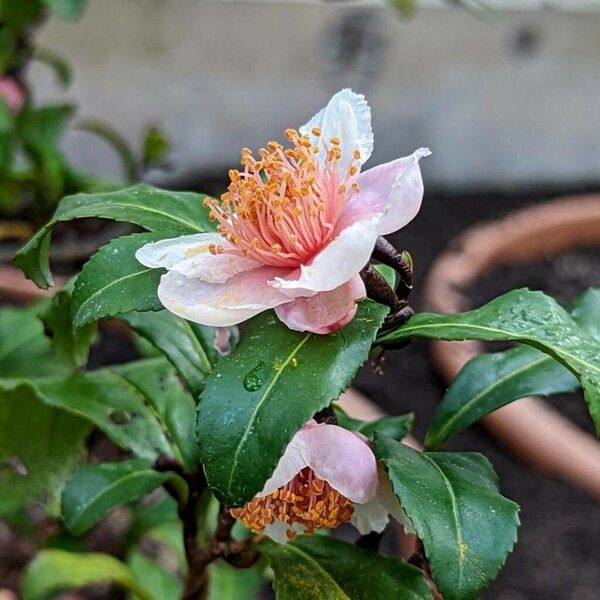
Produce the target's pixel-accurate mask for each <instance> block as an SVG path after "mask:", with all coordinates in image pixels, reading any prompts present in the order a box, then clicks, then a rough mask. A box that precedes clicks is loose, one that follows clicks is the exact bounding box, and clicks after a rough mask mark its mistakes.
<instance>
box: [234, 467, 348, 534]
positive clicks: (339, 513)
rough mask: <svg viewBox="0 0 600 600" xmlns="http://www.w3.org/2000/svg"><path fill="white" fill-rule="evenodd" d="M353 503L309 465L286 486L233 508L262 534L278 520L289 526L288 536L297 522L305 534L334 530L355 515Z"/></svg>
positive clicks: (246, 524) (244, 521) (253, 528)
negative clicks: (319, 530) (320, 477)
mask: <svg viewBox="0 0 600 600" xmlns="http://www.w3.org/2000/svg"><path fill="white" fill-rule="evenodd" d="M353 512H354V506H353V504H352V502H351V501H350V500H348V498H346V496H343V495H342V494H340V493H339V492H338V491H337V490H335V489H334V488H332V487H331V486H330V485H329V483H327V482H326V481H324V480H323V479H319V478H318V477H317V476H316V475H315V474H314V472H313V470H312V469H310V468H309V467H305V468H304V469H302V471H300V472H299V473H298V474H297V475H296V476H295V477H294V478H293V479H292V480H291V481H290V482H289V483H288V484H287V485H285V486H283V487H280V488H278V489H276V490H275V491H274V492H273V493H272V494H269V495H268V496H262V497H258V496H257V497H255V498H253V499H252V500H250V501H249V502H246V504H244V506H242V507H241V508H232V509H231V510H230V513H231V515H232V516H233V517H235V518H236V519H240V520H241V521H242V523H243V524H244V525H245V526H246V527H248V529H252V530H253V531H256V532H257V533H262V532H263V531H264V529H265V527H266V526H267V525H270V524H271V523H273V522H274V521H275V520H278V521H282V522H283V523H285V524H287V525H289V526H290V528H289V529H288V530H287V532H286V533H287V536H288V537H289V538H290V539H292V538H293V537H294V536H295V535H296V534H295V532H294V531H293V530H292V528H291V525H293V524H294V523H298V524H299V525H302V526H303V527H304V533H305V534H307V535H310V534H312V533H313V532H314V531H315V529H333V528H335V527H337V526H338V525H340V524H341V523H346V522H347V521H349V520H350V518H351V517H352V513H353Z"/></svg>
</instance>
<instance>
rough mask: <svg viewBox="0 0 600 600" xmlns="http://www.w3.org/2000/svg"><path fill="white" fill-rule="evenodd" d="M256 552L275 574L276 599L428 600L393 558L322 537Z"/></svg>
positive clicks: (417, 580) (412, 573)
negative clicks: (261, 554)
mask: <svg viewBox="0 0 600 600" xmlns="http://www.w3.org/2000/svg"><path fill="white" fill-rule="evenodd" d="M260 547H261V549H262V551H263V552H264V554H266V555H267V556H268V557H269V559H270V561H271V567H272V569H273V571H274V573H275V579H274V587H275V591H276V592H277V600H322V599H323V598H327V599H328V600H372V599H374V598H382V599H383V598H386V599H387V598H389V599H390V600H391V599H392V598H399V599H400V598H401V599H402V600H425V599H427V600H430V599H431V589H430V588H429V585H428V584H427V583H426V582H425V580H424V579H423V573H422V572H421V571H420V570H419V569H417V568H416V567H413V566H411V565H409V564H407V563H405V562H403V561H401V560H399V559H397V558H391V557H388V556H383V555H381V554H376V553H375V552H370V551H368V550H363V549H362V548H359V547H357V546H354V545H352V544H348V543H346V542H342V541H341V540H336V539H333V538H330V537H326V536H322V535H314V536H311V537H306V536H300V537H298V538H297V539H296V540H294V541H293V542H288V543H287V544H276V543H274V542H271V541H267V542H264V543H262V544H261V546H260Z"/></svg>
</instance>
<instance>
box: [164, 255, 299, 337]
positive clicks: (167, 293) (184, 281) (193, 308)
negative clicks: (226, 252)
mask: <svg viewBox="0 0 600 600" xmlns="http://www.w3.org/2000/svg"><path fill="white" fill-rule="evenodd" d="M284 273H285V269H278V268H276V267H260V268H258V269H252V270H250V271H245V272H243V273H238V274H237V275H234V276H233V277H231V278H230V279H228V280H227V281H226V282H225V283H208V282H206V281H202V280H201V279H199V278H188V277H185V276H184V275H181V274H180V273H176V272H175V271H169V272H167V273H165V274H164V275H163V276H162V278H161V280H160V284H159V286H158V297H159V299H160V301H161V302H162V303H163V305H164V306H165V308H167V309H168V310H170V311H171V312H172V313H175V314H176V315H179V316H180V317H183V318H184V319H188V320H190V321H194V322H196V323H200V324H202V325H211V326H213V327H228V326H230V325H236V324H237V323H241V322H242V321H245V320H246V319H249V318H250V317H253V316H254V315H256V314H258V313H260V312H262V311H263V310H267V309H269V308H273V307H275V306H277V305H278V304H282V303H283V302H289V298H288V297H287V296H285V295H284V294H281V293H280V292H279V291H278V290H276V289H274V288H272V287H271V286H269V285H268V281H270V280H271V279H272V278H273V277H274V276H276V275H282V274H284Z"/></svg>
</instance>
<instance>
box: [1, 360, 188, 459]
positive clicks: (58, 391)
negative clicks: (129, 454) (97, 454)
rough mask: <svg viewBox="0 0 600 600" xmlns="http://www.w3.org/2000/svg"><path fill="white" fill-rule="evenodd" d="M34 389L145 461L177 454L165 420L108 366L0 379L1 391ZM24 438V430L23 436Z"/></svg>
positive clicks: (46, 400)
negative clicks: (89, 370) (60, 374)
mask: <svg viewBox="0 0 600 600" xmlns="http://www.w3.org/2000/svg"><path fill="white" fill-rule="evenodd" d="M13 391H15V392H19V393H25V392H26V391H28V392H30V393H32V394H34V396H35V398H37V399H38V400H39V401H40V402H43V403H44V404H45V405H46V406H49V407H52V408H58V409H61V410H63V411H66V412H67V413H69V414H71V415H74V416H76V417H80V418H82V419H84V420H86V421H88V422H91V423H93V424H94V425H95V426H96V427H98V428H99V429H101V430H102V431H103V432H104V433H105V434H106V435H107V436H108V437H109V438H110V439H111V440H112V441H113V442H114V443H115V444H117V446H120V447H121V448H125V449H130V450H132V451H133V452H134V453H135V454H136V455H137V456H139V457H141V458H147V459H149V460H154V459H156V458H157V457H158V456H159V455H160V454H168V455H170V456H174V457H175V458H178V459H179V458H181V457H180V456H179V452H178V450H177V449H176V448H175V447H173V446H172V444H171V442H170V439H169V438H170V436H169V434H168V432H167V430H166V427H165V425H164V423H162V422H161V421H160V419H159V418H157V415H156V413H155V411H154V409H153V408H152V407H151V406H148V405H147V400H146V398H145V397H144V396H143V395H142V394H141V393H140V392H139V390H138V389H136V388H135V387H134V386H133V385H132V384H131V383H129V382H128V381H127V380H126V379H125V378H123V377H121V376H120V375H118V374H117V373H115V372H112V371H110V370H108V369H103V370H100V371H95V372H92V373H75V374H73V375H69V376H68V377H53V378H45V379H37V380H29V381H28V380H23V379H12V380H11V379H4V380H2V379H0V392H4V393H5V394H8V393H10V392H13ZM26 439H29V437H28V436H27V435H25V434H24V437H23V438H22V441H23V440H26Z"/></svg>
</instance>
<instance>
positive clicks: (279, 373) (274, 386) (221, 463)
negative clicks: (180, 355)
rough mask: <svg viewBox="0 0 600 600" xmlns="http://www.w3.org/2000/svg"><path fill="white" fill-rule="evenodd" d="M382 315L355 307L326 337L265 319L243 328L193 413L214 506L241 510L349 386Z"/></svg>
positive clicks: (375, 308) (373, 307) (370, 306)
mask: <svg viewBox="0 0 600 600" xmlns="http://www.w3.org/2000/svg"><path fill="white" fill-rule="evenodd" d="M386 313H387V308H386V307H383V306H381V305H379V304H376V303H374V302H371V301H364V302H361V303H360V305H359V308H358V312H357V315H356V317H355V318H354V319H353V320H352V321H351V322H350V323H349V324H348V325H346V326H345V327H343V328H342V329H339V330H338V331H336V332H335V333H332V334H330V335H316V334H311V333H299V332H297V331H292V330H291V329H288V328H287V327H286V326H285V325H284V324H283V323H281V322H280V321H279V320H278V319H277V318H276V317H275V315H274V314H273V313H272V312H268V313H263V314H261V315H258V316H257V317H255V318H254V319H252V320H251V321H250V322H249V324H248V327H247V329H246V332H245V335H244V337H243V338H242V340H241V341H240V343H239V344H238V346H237V348H236V350H235V351H234V352H233V353H232V354H231V356H229V357H228V358H226V359H224V360H222V361H221V362H220V363H218V365H217V366H216V367H215V369H214V370H213V372H212V373H211V374H210V375H209V376H208V377H207V379H206V385H205V388H204V391H203V393H202V395H201V398H200V404H199V406H198V421H197V437H198V443H199V445H200V451H201V458H202V462H203V463H204V467H205V471H206V475H207V478H208V481H209V483H210V485H211V486H212V488H213V491H214V493H215V495H216V496H217V498H218V499H219V500H221V501H223V502H225V503H226V504H229V505H238V504H243V503H244V502H246V501H247V500H248V499H250V498H251V497H252V496H254V494H255V493H256V492H258V491H259V490H260V489H261V487H262V485H263V484H264V482H265V481H266V480H267V479H268V478H269V476H270V475H271V473H272V472H273V470H274V468H275V466H276V465H277V462H278V460H279V458H280V456H281V455H282V453H283V450H284V448H285V446H286V445H287V443H288V442H289V441H290V439H291V437H292V436H293V434H294V433H295V432H296V431H297V430H298V429H300V427H302V425H303V424H304V423H305V422H306V421H307V420H308V419H310V418H311V417H312V416H313V415H314V414H315V413H316V412H317V411H319V410H321V409H322V408H325V407H326V406H328V405H329V404H330V403H331V401H332V400H335V399H337V398H338V397H339V395H340V394H341V393H342V392H343V391H344V390H345V389H346V388H347V387H348V386H349V385H350V382H351V381H352V378H353V377H354V374H355V373H356V371H357V369H358V368H359V367H360V366H361V365H362V364H363V363H364V362H365V360H366V359H367V357H368V354H369V350H370V349H371V344H372V342H373V339H374V337H375V334H376V332H377V329H378V328H379V326H380V325H381V323H382V322H383V319H384V318H385V315H386Z"/></svg>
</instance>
